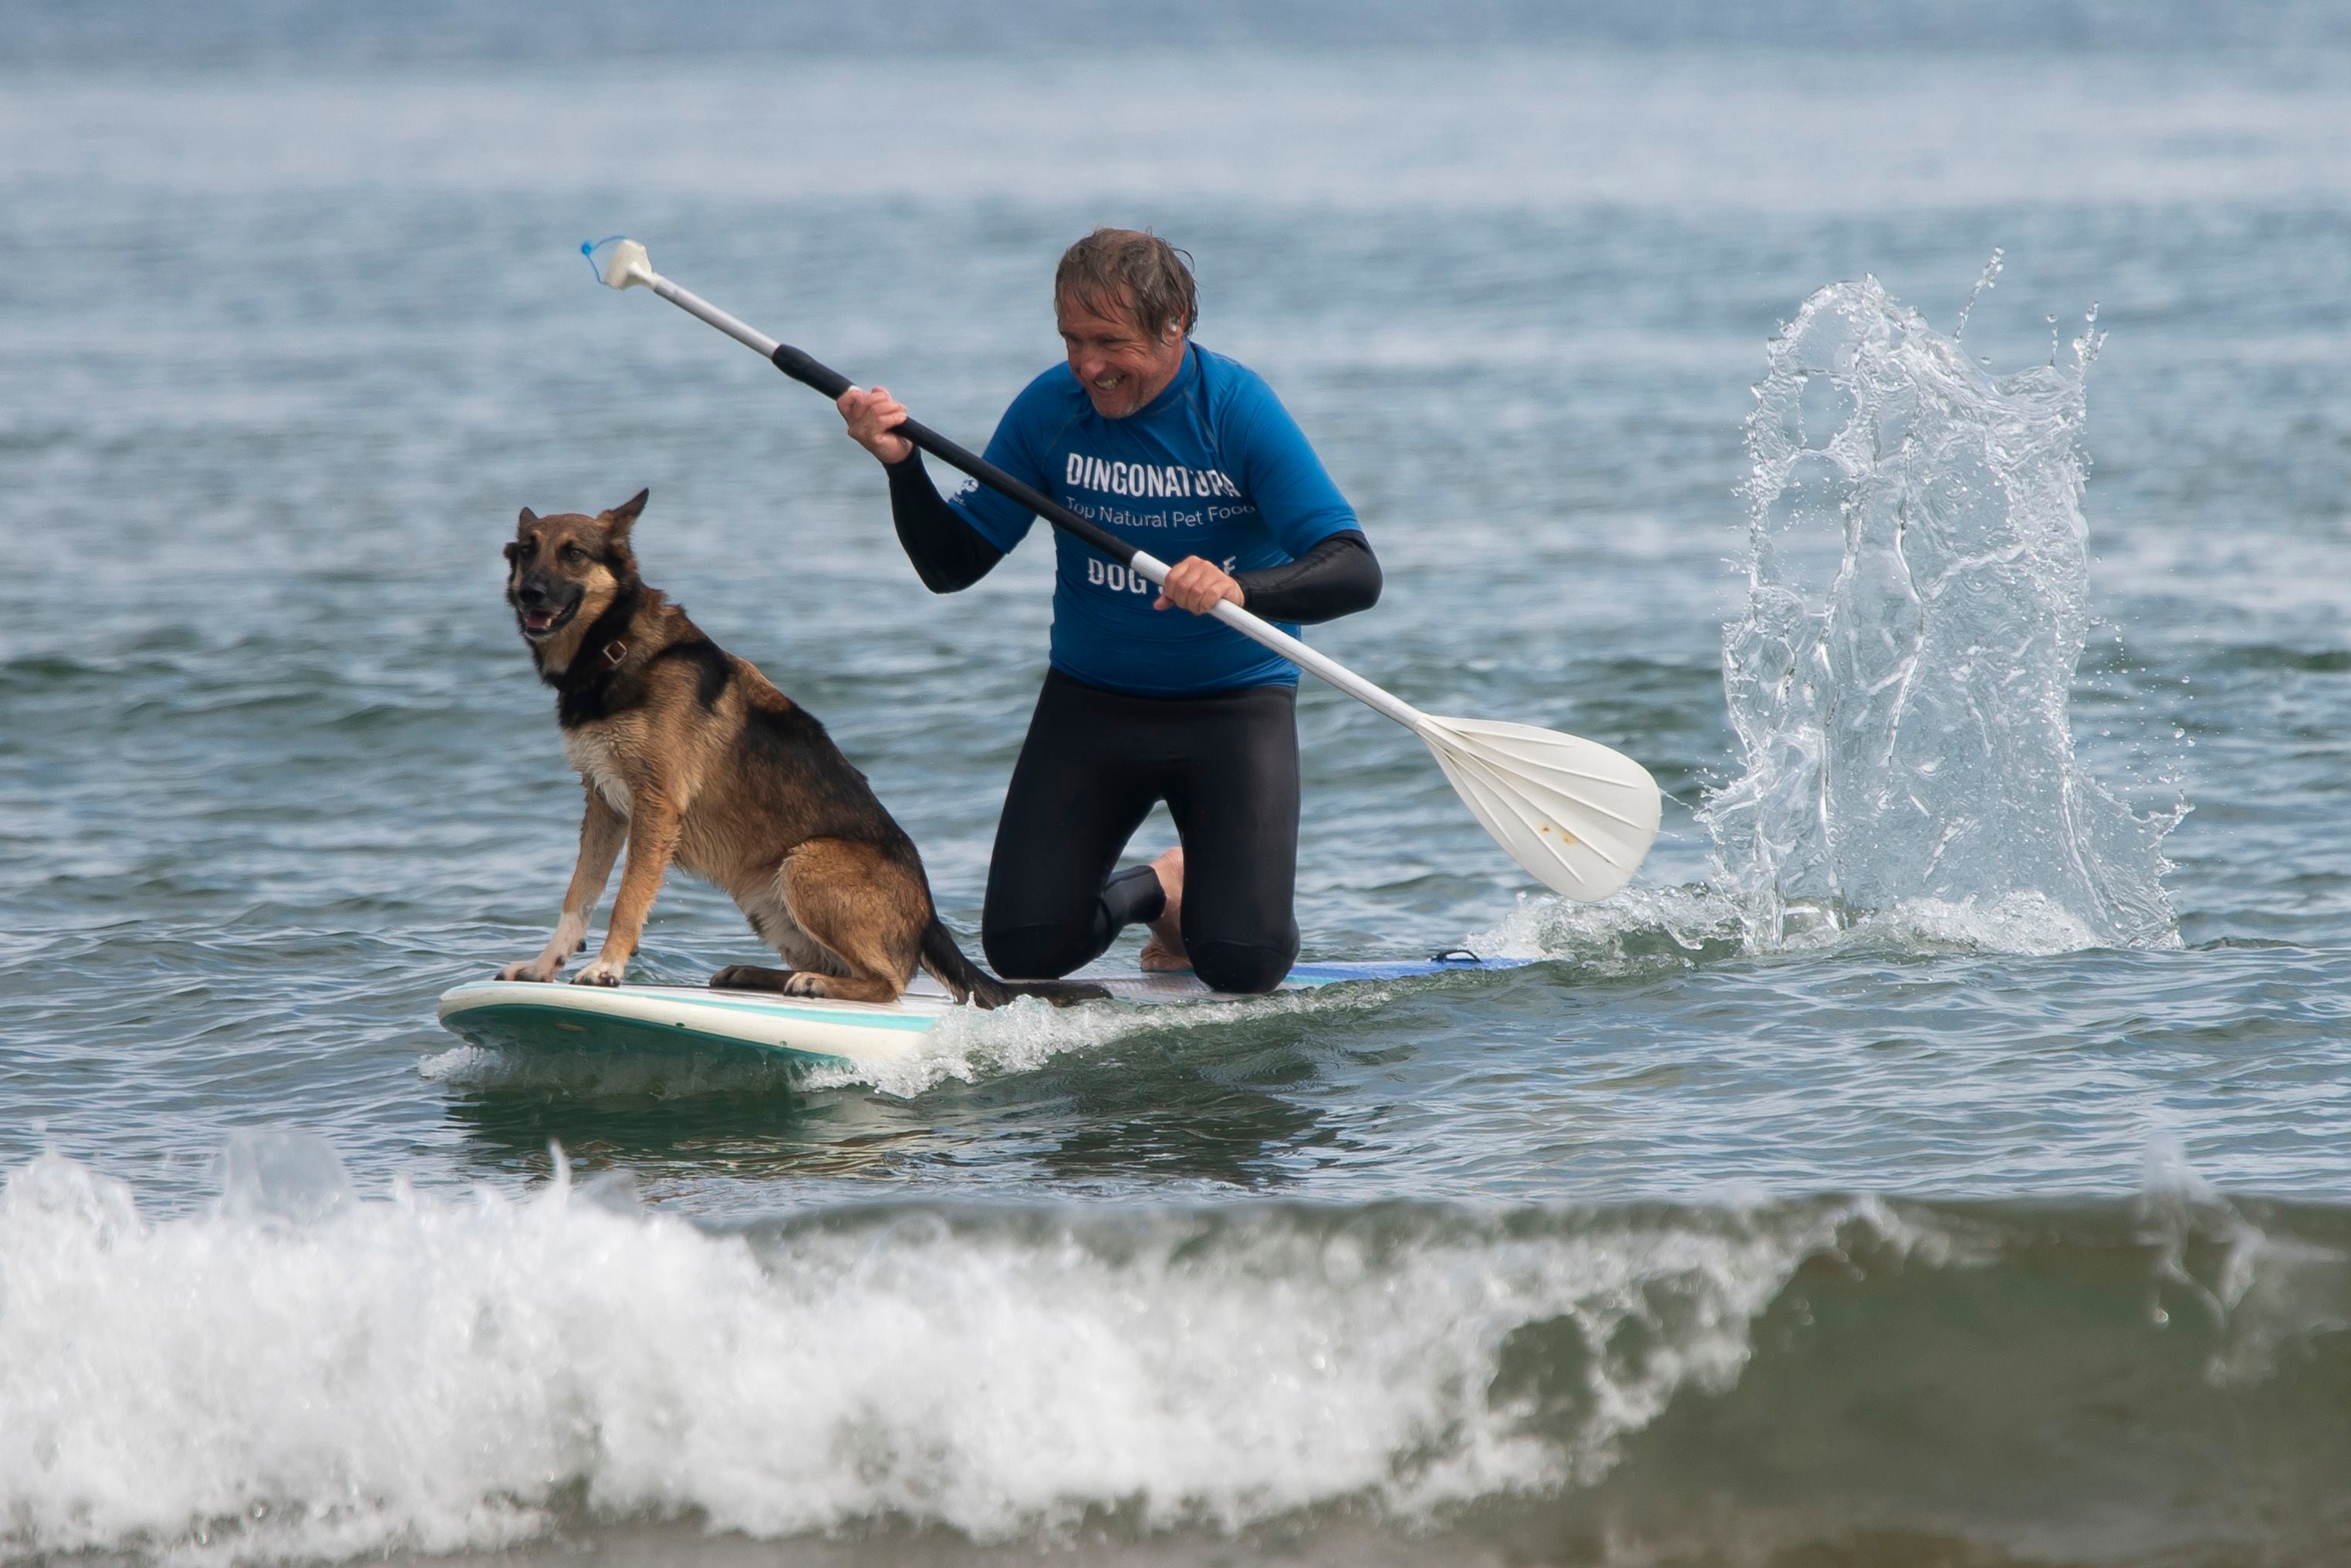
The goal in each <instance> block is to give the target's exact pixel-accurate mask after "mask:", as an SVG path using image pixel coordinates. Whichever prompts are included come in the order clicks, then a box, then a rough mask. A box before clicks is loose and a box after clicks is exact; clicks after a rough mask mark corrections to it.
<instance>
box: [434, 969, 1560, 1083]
mask: <svg viewBox="0 0 2351 1568" xmlns="http://www.w3.org/2000/svg"><path fill="white" fill-rule="evenodd" d="M1525 962H1526V960H1525V959H1521V958H1479V957H1475V956H1470V955H1468V954H1466V953H1464V954H1448V955H1446V956H1442V957H1437V958H1431V959H1424V960H1419V961H1397V962H1385V963H1381V962H1374V963H1362V964H1300V965H1298V966H1297V967H1294V968H1292V969H1291V970H1290V977H1289V978H1288V979H1286V980H1284V981H1283V982H1282V985H1281V988H1282V989H1283V990H1285V991H1299V990H1312V989H1315V988H1320V987H1322V986H1336V985H1347V984H1350V983H1356V982H1361V981H1365V980H1403V979H1415V978H1418V977H1425V976H1429V975H1450V974H1457V973H1462V972H1467V971H1476V970H1484V969H1513V968H1517V967H1520V965H1522V964H1524V963H1525ZM1075 978H1078V979H1082V980H1086V981H1089V982H1092V984H1095V985H1099V986H1101V987H1102V988H1104V989H1105V990H1108V991H1109V992H1110V993H1111V996H1112V998H1113V1000H1114V1001H1120V1002H1213V1001H1245V1000H1247V999H1249V998H1242V997H1231V996H1227V995H1225V994H1224V993H1221V992H1217V991H1212V990H1210V989H1208V988H1207V987H1206V986H1204V985H1202V984H1201V983H1200V981H1199V980H1198V979H1197V978H1196V977H1194V976H1193V975H1191V974H1188V973H1176V974H1157V975H1144V974H1127V975H1081V976H1077V977H1075ZM955 1005H956V1004H955V1003H953V1002H951V1001H949V1000H948V999H947V996H946V992H945V991H943V990H941V989H939V988H937V987H936V986H935V984H934V983H933V982H932V981H931V979H930V978H929V977H927V976H920V977H916V979H915V982H914V988H910V989H909V990H908V991H907V992H906V994H905V995H904V996H903V997H901V998H899V999H898V1000H896V1001H894V1002H889V1003H873V1002H837V1001H828V1000H818V999H812V998H800V997H781V996H777V995H776V994H774V993H773V992H770V991H715V990H712V989H710V988H707V987H703V986H575V985H568V984H564V983H562V982H557V983H555V984H552V985H533V984H531V983H529V982H528V981H522V980H476V981H475V982H473V983H472V984H469V985H463V986H458V987H456V988H454V989H452V990H449V991H446V992H444V993H443V995H442V998H441V1022H442V1025H443V1027H444V1028H446V1029H448V1030H451V1031H452V1032H453V1033H455V1034H457V1035H460V1036H462V1037H463V1038H464V1039H465V1040H468V1041H470V1042H471V1043H473V1044H475V1045H480V1046H489V1047H493V1048H496V1049H499V1050H508V1051H648V1050H650V1051H683V1050H691V1051H707V1050H713V1049H718V1050H726V1051H746V1050H747V1051H756V1052H758V1053H760V1054H761V1055H764V1056H768V1057H770V1058H782V1059H784V1060H787V1061H799V1062H802V1063H805V1064H807V1065H809V1066H817V1065H825V1066H835V1065H841V1064H846V1065H849V1066H852V1067H855V1066H862V1065H879V1064H882V1063H886V1062H892V1061H902V1060H904V1058H906V1057H909V1056H912V1055H913V1054H914V1052H915V1051H917V1050H918V1049H919V1048H920V1046H921V1042H922V1038H923V1035H924V1033H925V1031H926V1030H929V1029H930V1028H931V1026H932V1025H934V1024H935V1023H937V1022H938V1021H939V1019H942V1018H944V1017H945V1016H946V1014H947V1013H948V1012H949V1011H951V1010H952V1009H954V1007H955ZM1081 1005H1085V1004H1081Z"/></svg>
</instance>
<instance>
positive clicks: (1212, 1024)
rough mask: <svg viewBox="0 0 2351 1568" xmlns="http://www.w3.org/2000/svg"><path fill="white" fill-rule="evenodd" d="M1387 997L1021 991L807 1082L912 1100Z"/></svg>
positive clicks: (1365, 993)
mask: <svg viewBox="0 0 2351 1568" xmlns="http://www.w3.org/2000/svg"><path fill="white" fill-rule="evenodd" d="M1081 978H1082V976H1081ZM1386 1000H1387V992H1386V991H1384V990H1383V989H1382V988H1379V987H1377V986H1369V985H1357V986H1348V987H1345V988H1342V989H1339V990H1334V991H1321V990H1301V991H1282V992H1277V993H1276V994H1274V995H1271V996H1266V997H1258V998H1251V999H1250V1000H1248V1001H1205V1000H1204V1001H1199V1002H1151V1003H1137V1004H1130V1005H1127V1006H1119V1005H1117V1004H1109V1005H1104V1004H1101V1003H1096V1004H1092V1005H1090V1006H1086V1007H1078V1008H1057V1007H1054V1006H1053V1005H1052V1004H1051V1003H1050V1002H1044V1001H1040V1000H1039V999H1037V998H1034V997H1022V998H1019V999H1018V1000H1016V1001H1013V1002H1011V1003H1010V1004H1008V1005H1007V1006H1005V1007H1000V1008H994V1009H986V1010H983V1009H978V1008H968V1007H967V1008H956V1009H953V1010H952V1011H950V1012H948V1013H947V1014H946V1015H945V1016H944V1017H942V1018H941V1019H939V1021H938V1022H936V1023H935V1024H933V1025H932V1026H931V1027H930V1028H929V1029H928V1030H925V1031H924V1033H923V1035H922V1039H921V1043H920V1044H919V1045H918V1046H917V1047H916V1049H915V1051H914V1053H913V1054H911V1055H909V1056H907V1057H906V1058H904V1060H902V1061H894V1062H875V1063H868V1064H862V1065H860V1066H857V1067H854V1068H851V1067H839V1068H819V1069H816V1070H814V1071H811V1072H810V1074H809V1076H808V1078H807V1080H806V1082H808V1084H809V1086H810V1087H812V1088H831V1087H837V1086H840V1085H843V1084H848V1083H863V1084H867V1085H870V1086H871V1087H872V1088H874V1089H876V1090H879V1091H880V1092H883V1093H884V1094H894V1095H899V1096H904V1097H908V1098H911V1097H912V1096H914V1095H916V1094H919V1093H921V1092H923V1091H925V1089H929V1088H932V1087H934V1086H935V1085H937V1084H940V1083H945V1082H949V1081H951V1080H952V1081H955V1082H965V1083H968V1082H973V1081H974V1080H976V1079H977V1078H979V1077H982V1076H983V1075H990V1076H992V1075H995V1074H998V1073H1008V1072H1029V1071H1035V1070H1036V1069H1038V1068H1040V1067H1042V1066H1044V1065H1045V1064H1046V1063H1047V1062H1049V1061H1052V1060H1053V1059H1054V1058H1056V1057H1060V1056H1065V1055H1069V1054H1071V1053H1073V1052H1083V1051H1097V1050H1100V1049H1101V1048H1102V1047H1103V1046H1106V1045H1109V1044H1110V1043H1112V1042H1113V1041H1114V1040H1122V1039H1124V1038H1126V1037H1128V1036H1130V1035H1135V1034H1140V1033H1144V1032H1145V1031H1151V1032H1157V1031H1161V1030H1195V1029H1202V1028H1230V1027H1231V1026H1233V1025H1236V1024H1246V1023H1248V1022H1249V1021H1250V1020H1253V1019H1265V1018H1279V1017H1282V1016H1285V1015H1291V1014H1298V1013H1328V1012H1332V1011H1334V1010H1345V1009H1362V1008H1377V1007H1379V1006H1381V1005H1382V1004H1384V1002H1385V1001H1386Z"/></svg>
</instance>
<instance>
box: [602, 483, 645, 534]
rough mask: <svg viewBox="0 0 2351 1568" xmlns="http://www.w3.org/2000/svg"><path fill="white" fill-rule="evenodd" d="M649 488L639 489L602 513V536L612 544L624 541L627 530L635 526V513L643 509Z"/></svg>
mask: <svg viewBox="0 0 2351 1568" xmlns="http://www.w3.org/2000/svg"><path fill="white" fill-rule="evenodd" d="M652 494H653V492H652V491H651V490H640V491H638V492H637V493H636V494H635V495H633V496H632V497H629V498H628V499H627V500H625V501H623V502H622V503H621V504H620V505H619V506H617V507H613V508H612V509H611V511H609V512H607V513H605V514H604V537H605V538H607V539H609V540H611V542H612V543H614V544H623V543H626V542H627V540H628V538H629V530H630V529H631V528H635V527H636V526H637V514H638V513H640V512H642V511H643V510H644V509H645V497H648V496H650V495H652Z"/></svg>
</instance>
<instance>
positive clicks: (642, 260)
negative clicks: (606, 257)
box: [604, 239, 653, 288]
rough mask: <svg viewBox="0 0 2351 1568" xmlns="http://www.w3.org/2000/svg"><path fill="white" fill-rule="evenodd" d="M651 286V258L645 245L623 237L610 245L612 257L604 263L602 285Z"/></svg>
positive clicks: (620, 286) (624, 286)
mask: <svg viewBox="0 0 2351 1568" xmlns="http://www.w3.org/2000/svg"><path fill="white" fill-rule="evenodd" d="M639 283H642V284H643V285H644V286H645V287H647V288H651V287H653V258H652V257H651V256H647V255H646V254H645V247H644V246H641V245H639V244H638V243H637V242H636V241H634V240H632V239H624V240H622V242H621V243H620V244H618V245H616V246H613V247H612V259H611V260H610V261H608V262H606V263H605V264H604V287H607V288H627V287H631V286H632V285H633V284H639Z"/></svg>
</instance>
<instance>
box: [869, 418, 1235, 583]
mask: <svg viewBox="0 0 2351 1568" xmlns="http://www.w3.org/2000/svg"><path fill="white" fill-rule="evenodd" d="M882 471H883V473H885V474H887V475H889V476H890V520H891V521H892V522H893V523H895V524H896V525H897V526H898V542H899V543H900V544H902V545H904V546H905V547H906V559H908V560H911V561H913V562H914V575H915V576H917V577H919V578H921V579H922V580H923V586H924V587H925V588H927V589H929V590H930V591H932V592H933V593H953V592H954V591H956V590H957V589H959V588H969V587H970V586H971V585H972V584H973V583H975V582H977V581H978V580H980V579H981V578H983V577H986V576H987V574H988V572H989V571H990V570H993V569H994V567H995V565H996V563H997V562H998V561H999V560H1002V559H1004V552H1003V551H1002V550H1000V549H997V548H996V547H995V546H994V545H992V544H990V543H988V542H987V539H985V538H981V537H980V533H979V530H978V529H977V528H973V527H972V526H971V525H970V524H969V523H967V522H965V521H964V520H963V519H962V518H961V517H957V516H956V514H955V509H954V508H953V507H949V506H948V505H947V504H946V500H945V499H943V498H942V497H940V495H939V489H938V486H935V485H934V484H932V483H931V476H930V475H929V474H928V473H926V472H925V470H924V468H923V455H922V454H921V453H919V452H916V453H913V454H910V455H908V456H907V458H906V460H905V461H904V463H889V464H884V465H883V470H882ZM1242 591H1243V592H1247V591H1248V590H1247V589H1243V590H1242Z"/></svg>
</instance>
